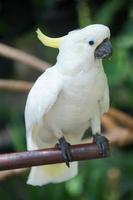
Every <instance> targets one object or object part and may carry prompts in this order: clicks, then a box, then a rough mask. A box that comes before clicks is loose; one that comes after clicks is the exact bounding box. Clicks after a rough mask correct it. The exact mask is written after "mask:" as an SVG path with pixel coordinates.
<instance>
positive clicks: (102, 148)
mask: <svg viewBox="0 0 133 200" xmlns="http://www.w3.org/2000/svg"><path fill="white" fill-rule="evenodd" d="M93 142H94V143H96V144H97V145H98V149H99V154H100V155H102V156H103V157H104V156H105V154H106V150H107V147H108V139H107V138H106V137H104V136H103V135H100V134H98V133H96V134H95V135H93Z"/></svg>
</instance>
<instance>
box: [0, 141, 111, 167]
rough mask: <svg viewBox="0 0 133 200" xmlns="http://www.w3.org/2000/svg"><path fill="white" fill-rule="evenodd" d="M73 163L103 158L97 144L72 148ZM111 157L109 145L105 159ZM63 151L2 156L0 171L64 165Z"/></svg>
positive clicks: (43, 150) (18, 153) (35, 151)
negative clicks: (57, 164) (56, 164)
mask: <svg viewBox="0 0 133 200" xmlns="http://www.w3.org/2000/svg"><path fill="white" fill-rule="evenodd" d="M71 156H72V161H80V160H89V159H95V158H103V156H101V155H100V154H99V152H98V147H97V145H96V144H95V143H86V144H78V145H72V146H71ZM108 156H109V145H108V146H107V149H106V153H105V155H104V157H108ZM63 162H64V160H63V158H62V154H61V151H60V150H59V149H57V148H48V149H41V150H33V151H23V152H17V153H6V154H0V170H9V169H18V168H25V167H32V166H38V165H47V164H55V163H63Z"/></svg>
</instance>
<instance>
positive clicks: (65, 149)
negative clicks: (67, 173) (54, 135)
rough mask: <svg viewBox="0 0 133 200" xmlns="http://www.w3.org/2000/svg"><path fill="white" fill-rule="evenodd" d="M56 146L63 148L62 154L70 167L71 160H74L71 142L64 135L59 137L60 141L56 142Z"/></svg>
mask: <svg viewBox="0 0 133 200" xmlns="http://www.w3.org/2000/svg"><path fill="white" fill-rule="evenodd" d="M56 147H58V148H59V149H60V150H61V152H62V156H63V158H64V161H65V163H66V165H67V167H70V164H69V162H70V161H71V160H72V159H71V149H70V144H69V143H68V142H67V141H66V140H65V138H64V137H61V138H60V139H59V143H57V144H56Z"/></svg>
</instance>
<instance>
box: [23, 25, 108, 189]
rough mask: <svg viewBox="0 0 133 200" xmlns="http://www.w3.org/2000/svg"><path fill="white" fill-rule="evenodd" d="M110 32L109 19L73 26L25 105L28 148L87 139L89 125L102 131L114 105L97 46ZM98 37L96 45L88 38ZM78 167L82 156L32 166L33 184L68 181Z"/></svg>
mask: <svg viewBox="0 0 133 200" xmlns="http://www.w3.org/2000/svg"><path fill="white" fill-rule="evenodd" d="M109 37H110V31H109V29H108V28H107V27H106V26H104V25H90V26H87V27H85V28H83V29H81V30H76V31H72V32H70V33H69V34H68V35H66V36H65V37H64V39H63V40H62V42H61V43H60V47H59V54H58V57H57V63H56V64H55V65H54V66H53V67H52V68H49V69H47V70H46V72H44V73H43V74H42V75H41V76H40V77H39V78H38V79H37V81H36V82H35V84H34V86H33V87H32V89H31V91H30V93H29V95H28V99H27V103H26V108H25V122H26V133H27V134H26V138H27V148H28V150H33V149H40V148H47V147H54V146H55V144H56V143H57V142H58V139H59V138H61V137H62V136H64V137H65V138H66V140H67V141H68V142H70V144H76V143H81V139H82V137H83V134H84V132H85V130H86V129H87V128H88V127H89V126H91V128H92V132H93V134H95V133H97V132H98V133H100V132H101V128H100V124H101V123H100V118H101V115H102V114H103V113H104V112H106V111H107V110H108V108H109V92H108V83H107V79H106V75H105V73H104V70H103V67H102V61H101V59H96V58H95V56H94V51H95V49H96V48H97V47H98V46H99V45H100V43H101V42H102V41H103V40H104V39H105V38H109ZM90 40H93V41H94V45H92V46H91V45H89V44H88V41H90ZM77 172H78V169H77V162H73V163H70V168H68V167H67V166H66V165H65V164H56V165H55V164H54V165H47V166H39V167H32V168H31V172H30V175H29V178H28V184H31V185H44V184H47V183H50V182H52V183H56V182H62V181H66V180H68V179H70V178H72V177H74V176H75V175H76V174H77Z"/></svg>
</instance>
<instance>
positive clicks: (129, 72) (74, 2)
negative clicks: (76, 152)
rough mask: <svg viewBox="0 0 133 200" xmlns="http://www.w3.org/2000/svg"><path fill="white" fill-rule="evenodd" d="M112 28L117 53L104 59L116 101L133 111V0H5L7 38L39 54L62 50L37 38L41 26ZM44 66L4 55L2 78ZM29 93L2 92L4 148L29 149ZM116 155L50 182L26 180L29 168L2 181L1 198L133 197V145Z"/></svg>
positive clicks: (1, 32)
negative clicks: (96, 25)
mask: <svg viewBox="0 0 133 200" xmlns="http://www.w3.org/2000/svg"><path fill="white" fill-rule="evenodd" d="M93 23H102V24H105V25H108V26H109V27H110V29H111V35H112V36H111V41H112V44H113V57H112V59H111V60H106V61H104V62H105V63H104V65H106V67H105V71H106V73H107V76H108V79H109V86H110V97H111V106H113V107H116V108H119V109H121V110H123V111H125V112H127V113H130V114H131V115H132V114H133V56H132V55H133V1H130V0H117V1H116V0H86V1H81V0H27V1H26V0H23V1H22V0H19V1H18V0H12V1H9V0H0V39H1V42H3V43H6V44H9V45H12V46H14V47H16V48H19V49H21V50H24V51H25V52H29V53H31V54H34V55H36V56H38V57H40V58H42V59H44V60H46V61H48V62H49V63H51V64H53V63H55V61H56V56H57V52H58V51H57V50H55V49H50V48H46V47H44V46H43V45H42V44H41V43H40V42H39V41H38V40H37V38H36V34H35V30H36V28H37V27H40V28H41V30H43V31H44V32H45V33H47V34H48V35H50V36H55V37H56V36H61V35H64V34H66V33H67V32H68V31H70V30H73V29H77V28H80V27H84V26H86V25H88V24H93ZM39 75H40V72H38V71H36V70H33V69H30V68H28V67H27V66H25V65H23V64H21V63H18V62H16V61H14V62H13V61H11V60H8V59H5V58H2V57H0V78H7V79H20V80H30V81H35V80H36V78H37V77H38V76H39ZM26 97H27V94H26V93H24V94H23V93H15V92H0V151H1V152H11V151H20V150H25V149H26V145H25V127H24V116H23V113H24V106H25V102H26ZM111 154H112V155H111V157H110V158H108V159H104V160H93V161H85V162H81V163H80V169H79V175H78V176H77V177H75V178H74V179H72V180H70V181H68V182H65V183H61V184H50V185H47V186H44V187H32V186H29V185H26V179H27V175H28V173H27V172H26V173H24V174H22V175H19V176H12V177H10V178H7V179H5V180H3V181H0V199H1V200H8V199H19V200H23V199H25V200H30V199H31V200H36V199H48V200H49V199H52V200H63V199H64V200H68V199H70V200H133V145H130V146H127V147H125V148H121V149H120V148H112V153H111Z"/></svg>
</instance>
